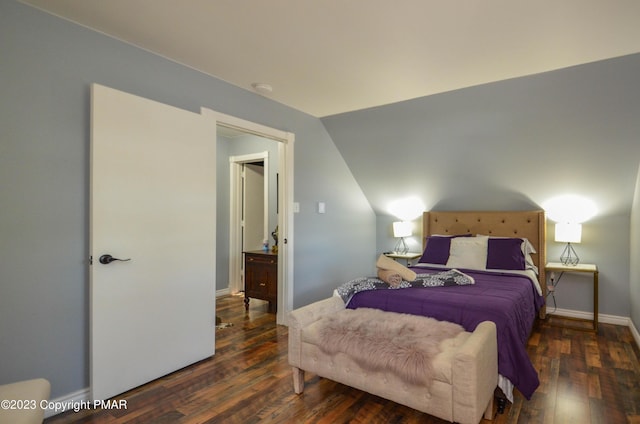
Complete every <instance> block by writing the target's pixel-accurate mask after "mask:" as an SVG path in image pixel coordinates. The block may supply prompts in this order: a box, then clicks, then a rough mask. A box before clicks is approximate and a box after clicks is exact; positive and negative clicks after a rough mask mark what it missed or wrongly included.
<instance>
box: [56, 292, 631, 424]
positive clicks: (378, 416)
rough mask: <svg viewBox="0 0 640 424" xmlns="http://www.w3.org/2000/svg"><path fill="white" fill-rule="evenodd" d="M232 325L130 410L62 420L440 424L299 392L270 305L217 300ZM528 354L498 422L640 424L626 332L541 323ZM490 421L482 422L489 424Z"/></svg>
mask: <svg viewBox="0 0 640 424" xmlns="http://www.w3.org/2000/svg"><path fill="white" fill-rule="evenodd" d="M217 314H218V315H219V316H220V317H221V318H222V321H223V322H231V323H233V326H232V327H229V328H223V329H218V330H216V354H215V356H214V357H212V358H210V359H207V360H204V361H201V362H199V363H197V364H194V365H192V366H189V367H187V368H184V369H182V370H179V371H177V372H175V373H172V374H170V375H167V376H165V377H162V378H160V379H158V380H156V381H153V382H151V383H148V384H146V385H144V386H142V387H139V388H136V389H134V390H132V391H130V392H127V393H124V394H123V395H121V396H118V397H117V398H116V399H123V400H126V409H122V410H117V409H111V410H93V409H90V410H81V411H79V412H66V413H63V414H60V415H57V416H54V417H51V418H49V419H47V420H45V423H47V424H59V423H243V424H244V423H257V422H261V423H331V424H333V423H403V424H404V423H422V424H425V423H444V422H445V421H442V420H439V419H437V418H434V417H431V416H429V415H426V414H423V413H420V412H417V411H415V410H412V409H410V408H407V407H404V406H401V405H398V404H396V403H394V402H390V401H387V400H384V399H381V398H379V397H377V396H373V395H370V394H367V393H364V392H362V391H359V390H356V389H352V388H349V387H347V386H344V385H342V384H338V383H334V382H332V381H330V380H327V379H324V378H319V377H317V376H316V375H313V374H309V373H307V375H306V385H305V391H304V393H303V394H302V395H296V394H294V393H293V388H292V377H291V372H290V368H289V365H288V363H287V328H286V327H283V326H277V325H276V324H275V315H273V314H269V313H268V312H267V304H266V303H265V302H262V301H259V300H253V299H252V300H251V307H250V310H249V312H245V309H244V304H243V302H242V298H241V297H231V296H229V297H224V298H220V299H218V301H217ZM528 350H529V354H530V356H531V358H532V360H533V363H534V365H535V367H536V369H537V370H538V372H539V375H540V381H541V385H540V387H539V388H538V390H537V391H536V393H535V394H534V396H533V397H532V399H531V400H529V401H527V400H525V399H523V397H522V396H521V395H520V394H519V393H517V392H516V394H515V399H514V403H513V404H512V405H511V404H509V405H508V406H507V408H506V411H505V413H504V414H501V415H496V417H495V418H494V420H493V422H494V423H496V424H502V423H556V424H563V423H578V424H588V423H608V424H618V423H632V424H640V363H639V359H640V351H639V349H638V347H637V345H636V344H635V341H634V340H633V337H632V335H631V332H630V330H629V329H628V328H627V327H620V326H614V325H608V324H600V332H599V334H598V335H595V334H593V333H588V332H582V331H577V330H571V329H565V328H559V327H555V326H551V325H549V324H548V323H546V322H541V323H538V324H536V326H535V328H534V331H533V334H532V336H531V338H530V340H529V347H528ZM489 422H490V421H484V420H483V421H482V423H489Z"/></svg>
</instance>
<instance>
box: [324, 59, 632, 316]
mask: <svg viewBox="0 0 640 424" xmlns="http://www.w3.org/2000/svg"><path fill="white" fill-rule="evenodd" d="M638 75H640V54H636V55H631V56H625V57H620V58H616V59H611V60H606V61H602V62H595V63H591V64H586V65H581V66H576V67H572V68H567V69H562V70H558V71H553V72H547V73H543V74H538V75H533V76H528V77H523V78H516V79H511V80H507V81H501V82H496V83H492V84H486V85H481V86H477V87H471V88H466V89H462V90H457V91H452V92H448V93H442V94H438V95H433V96H428V97H423V98H418V99H414V100H409V101H405V102H401V103H396V104H392V105H387V106H381V107H376V108H371V109H366V110H360V111H355V112H349V113H345V114H340V115H335V116H330V117H326V118H323V119H322V122H323V123H324V124H325V127H326V128H327V131H328V132H329V134H330V135H331V138H332V139H333V141H334V143H335V144H336V146H337V147H338V149H339V150H340V152H341V153H342V155H343V157H344V158H345V160H346V162H347V164H348V165H349V168H350V169H351V171H352V172H353V174H354V176H355V177H356V180H357V181H358V183H359V184H360V186H361V187H362V189H363V191H364V193H365V195H366V196H367V198H368V199H369V201H370V203H371V205H372V207H373V208H374V210H375V211H376V214H377V217H378V219H377V225H378V230H377V234H378V240H377V243H378V244H377V250H378V251H379V252H381V251H384V250H389V249H390V248H392V247H393V245H394V243H395V240H393V239H391V238H389V236H388V235H389V234H390V229H389V226H390V222H391V221H392V220H394V219H393V218H392V217H390V216H389V212H388V211H387V207H388V205H389V203H390V202H391V201H393V200H396V199H399V198H405V197H408V196H417V197H419V198H420V199H422V201H423V202H424V204H425V206H426V208H427V209H434V210H456V209H478V210H500V209H516V210H522V209H538V208H542V205H543V204H544V202H545V201H546V200H548V199H550V198H552V197H555V196H557V195H561V194H577V195H582V196H584V197H587V198H589V199H591V200H592V201H594V202H595V203H596V204H597V207H598V215H597V216H596V217H594V218H593V219H592V220H590V221H588V222H585V223H584V226H583V232H584V236H583V242H582V244H580V245H576V246H575V247H576V250H577V251H578V254H579V256H580V258H581V260H582V262H585V263H587V262H588V263H596V264H597V265H598V267H599V270H600V283H601V284H600V311H601V312H602V313H604V314H613V315H618V316H623V317H627V316H629V313H630V302H629V290H630V286H629V270H630V258H629V242H630V239H629V231H630V211H631V201H632V198H633V193H634V190H635V187H636V176H637V171H638V160H639V159H640V119H638V117H639V116H640V84H638ZM548 234H549V236H550V238H549V239H548V260H550V261H558V260H559V255H560V252H561V250H562V248H563V246H562V245H561V244H559V243H555V242H553V239H552V236H553V226H552V223H550V225H549V226H548ZM385 235H387V236H386V237H385ZM414 239H415V237H414ZM415 241H416V242H417V241H419V240H415ZM634 262H637V261H634ZM587 278H588V277H587ZM556 298H557V300H558V307H560V308H565V309H574V310H579V311H587V312H589V311H592V310H593V307H592V297H591V284H590V280H588V279H585V278H584V276H582V277H581V276H580V275H576V274H567V275H566V276H565V277H563V280H562V283H561V286H560V287H558V291H557V293H556Z"/></svg>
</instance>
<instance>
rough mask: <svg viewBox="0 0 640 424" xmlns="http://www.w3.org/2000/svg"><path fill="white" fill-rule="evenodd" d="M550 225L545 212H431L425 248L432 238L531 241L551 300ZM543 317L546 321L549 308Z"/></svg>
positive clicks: (424, 235) (426, 223)
mask: <svg viewBox="0 0 640 424" xmlns="http://www.w3.org/2000/svg"><path fill="white" fill-rule="evenodd" d="M546 228H547V227H546V221H545V215H544V211H542V210H534V211H429V212H424V213H423V215H422V244H423V249H424V247H425V246H424V244H425V243H426V239H427V237H428V236H430V235H434V234H440V235H456V234H474V235H475V234H484V235H488V236H496V237H522V238H526V239H528V240H529V241H530V242H531V244H532V245H533V247H534V248H535V249H536V252H537V254H534V255H531V257H532V259H533V262H534V263H535V264H536V266H537V267H538V271H539V274H538V281H539V282H540V286H541V288H542V294H543V296H545V298H546V296H547V283H546V281H547V280H546V276H545V270H544V267H545V265H546V263H547V252H546ZM539 317H540V318H541V319H544V318H545V317H546V306H543V307H542V308H541V309H540V313H539Z"/></svg>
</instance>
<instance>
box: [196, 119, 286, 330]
mask: <svg viewBox="0 0 640 424" xmlns="http://www.w3.org/2000/svg"><path fill="white" fill-rule="evenodd" d="M206 112H207V113H208V114H209V115H210V116H212V117H213V119H215V120H216V124H217V128H218V133H219V134H220V133H224V132H227V131H232V132H237V133H241V134H245V135H248V134H250V135H255V136H259V137H262V138H265V139H268V140H270V141H276V142H277V143H276V147H277V148H276V152H275V153H274V154H273V157H272V159H273V160H274V161H276V160H277V163H278V166H277V167H275V166H274V167H272V172H273V171H274V170H276V171H277V178H276V179H275V180H274V181H273V182H272V184H273V185H272V187H271V189H270V190H269V192H270V193H271V198H272V199H274V200H273V201H272V203H275V206H276V210H277V217H276V218H275V221H274V222H276V223H277V224H276V225H277V227H278V240H279V241H278V290H277V291H278V300H277V304H278V310H277V314H276V322H277V323H278V324H283V325H287V314H288V313H289V312H290V311H291V310H292V309H293V287H292V281H293V237H292V236H293V157H294V156H293V155H294V150H293V149H294V141H295V135H294V134H292V133H289V132H285V131H280V130H277V129H274V128H270V127H265V126H263V125H261V124H256V123H253V122H250V121H245V120H243V119H239V118H236V117H233V116H229V115H224V114H220V113H217V112H214V111H211V110H207V111H206ZM203 113H204V112H203ZM276 158H277V159H276ZM231 181H233V180H231ZM231 193H238V190H237V188H231ZM237 204H238V202H236V201H231V202H230V205H229V215H228V216H229V220H227V221H219V225H218V228H220V229H222V228H225V227H227V228H229V250H228V251H229V252H232V251H233V252H238V251H241V241H240V240H238V236H237V232H234V230H233V228H235V227H236V225H235V224H234V223H233V222H231V219H233V218H232V217H234V216H238V215H237V211H236V209H237ZM272 206H273V204H272ZM271 226H272V225H269V226H267V237H266V238H269V239H270V242H271V243H273V240H272V239H271V238H270V237H269V235H270V233H271V232H272V231H273V230H274V228H271ZM219 253H221V252H219ZM221 256H222V255H221ZM224 256H226V255H224ZM225 260H226V261H227V263H226V264H221V263H220V262H218V264H219V266H225V265H226V266H228V269H229V271H230V272H232V270H234V269H239V264H238V262H239V261H241V260H242V257H241V255H240V256H236V257H232V256H229V257H228V258H225ZM239 278H240V277H239V276H232V275H229V281H238V279H239Z"/></svg>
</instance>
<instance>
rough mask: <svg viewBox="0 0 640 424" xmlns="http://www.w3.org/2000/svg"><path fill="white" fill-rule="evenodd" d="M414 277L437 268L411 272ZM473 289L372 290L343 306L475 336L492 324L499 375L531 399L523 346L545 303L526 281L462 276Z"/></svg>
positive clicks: (532, 380)
mask: <svg viewBox="0 0 640 424" xmlns="http://www.w3.org/2000/svg"><path fill="white" fill-rule="evenodd" d="M413 270H414V271H416V272H417V273H430V272H440V271H442V269H437V268H425V267H419V268H413ZM463 271H464V272H465V273H467V274H468V275H470V276H472V277H473V278H474V279H475V284H474V285H468V286H450V287H428V288H407V289H398V290H372V291H363V292H359V293H356V294H355V295H354V296H353V298H352V299H351V300H350V302H349V304H348V305H347V307H348V308H350V309H356V308H359V307H366V308H377V309H382V310H384V311H390V312H400V313H407V314H413V315H423V316H428V317H432V318H435V319H438V320H441V321H449V322H455V323H458V324H460V325H462V326H463V327H464V328H465V330H467V331H474V330H475V328H476V326H477V325H478V324H479V323H481V322H482V321H493V322H495V324H496V328H497V332H498V371H499V373H500V374H502V375H503V376H504V377H506V378H508V379H509V380H510V381H511V382H512V383H513V385H514V386H515V387H516V388H517V389H518V390H520V392H521V393H522V394H523V395H524V396H525V397H526V398H527V399H530V398H531V396H532V395H533V392H535V390H536V388H537V387H538V385H539V384H540V382H539V380H538V373H537V372H536V370H535V368H534V367H533V364H532V363H531V360H530V359H529V355H528V354H527V349H526V346H527V340H528V338H529V333H530V331H531V328H532V326H533V322H534V321H535V318H536V315H537V312H538V310H539V309H540V307H542V305H543V304H544V298H543V297H542V296H540V295H538V293H537V291H536V289H535V287H534V285H533V283H532V282H531V280H530V279H529V278H528V277H526V276H520V275H514V274H507V273H496V272H486V271H474V270H463Z"/></svg>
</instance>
